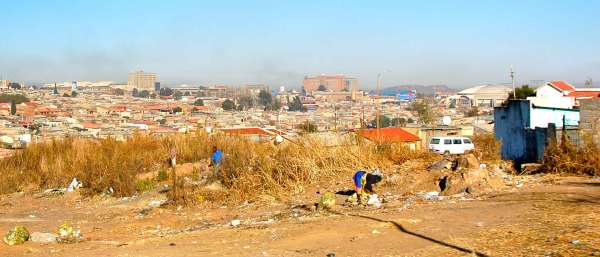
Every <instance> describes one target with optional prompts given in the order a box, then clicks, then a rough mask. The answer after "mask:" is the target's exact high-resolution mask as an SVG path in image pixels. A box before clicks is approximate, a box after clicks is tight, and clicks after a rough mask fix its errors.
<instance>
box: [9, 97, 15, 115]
mask: <svg viewBox="0 0 600 257" xmlns="http://www.w3.org/2000/svg"><path fill="white" fill-rule="evenodd" d="M15 114H17V102H16V101H15V100H13V101H11V102H10V115H15Z"/></svg>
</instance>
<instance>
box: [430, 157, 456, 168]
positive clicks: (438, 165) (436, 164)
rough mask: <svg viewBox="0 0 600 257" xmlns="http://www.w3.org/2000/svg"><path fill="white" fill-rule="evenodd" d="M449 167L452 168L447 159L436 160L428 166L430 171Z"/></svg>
mask: <svg viewBox="0 0 600 257" xmlns="http://www.w3.org/2000/svg"><path fill="white" fill-rule="evenodd" d="M451 168H452V162H451V161H449V160H446V159H443V160H439V161H436V162H434V163H433V164H431V166H429V170H430V171H433V170H443V169H447V170H449V169H451Z"/></svg>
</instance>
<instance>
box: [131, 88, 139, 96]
mask: <svg viewBox="0 0 600 257" xmlns="http://www.w3.org/2000/svg"><path fill="white" fill-rule="evenodd" d="M138 94H139V93H138V90H137V88H134V89H133V91H131V96H133V97H138Z"/></svg>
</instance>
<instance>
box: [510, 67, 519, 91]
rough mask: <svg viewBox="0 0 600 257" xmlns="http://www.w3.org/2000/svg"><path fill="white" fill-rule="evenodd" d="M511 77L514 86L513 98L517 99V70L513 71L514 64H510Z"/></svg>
mask: <svg viewBox="0 0 600 257" xmlns="http://www.w3.org/2000/svg"><path fill="white" fill-rule="evenodd" d="M510 79H511V82H512V88H513V99H517V91H516V90H515V72H514V71H513V66H512V64H511V65H510Z"/></svg>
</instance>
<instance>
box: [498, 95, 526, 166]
mask: <svg viewBox="0 0 600 257" xmlns="http://www.w3.org/2000/svg"><path fill="white" fill-rule="evenodd" d="M530 120H531V118H530V108H529V101H527V100H518V101H509V102H508V106H507V107H496V108H494V133H495V134H496V138H497V139H499V140H500V141H501V142H502V148H501V155H502V159H505V160H513V161H515V162H516V163H525V162H528V161H529V160H530V159H532V158H531V157H532V156H531V155H533V157H534V159H535V151H533V152H532V151H531V150H532V146H531V145H529V146H528V144H527V142H528V141H530V140H531V139H532V136H533V138H534V139H535V134H534V135H532V134H531V133H528V132H527V129H528V128H529V125H530V124H529V122H530Z"/></svg>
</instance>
